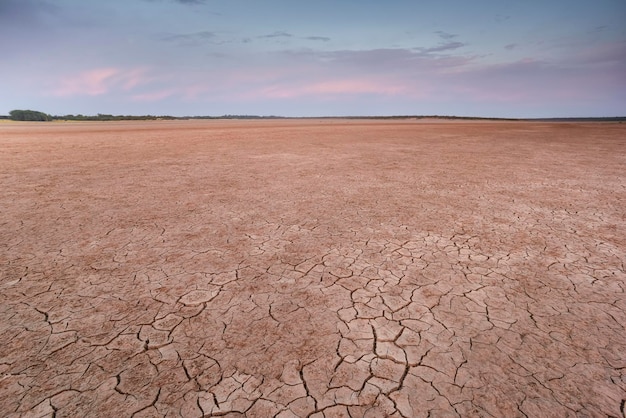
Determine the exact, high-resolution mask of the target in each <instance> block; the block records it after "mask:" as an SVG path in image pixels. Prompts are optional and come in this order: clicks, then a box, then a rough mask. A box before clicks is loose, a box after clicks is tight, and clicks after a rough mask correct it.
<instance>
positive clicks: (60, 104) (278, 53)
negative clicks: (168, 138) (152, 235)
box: [0, 0, 626, 118]
mask: <svg viewBox="0 0 626 418" xmlns="http://www.w3.org/2000/svg"><path fill="white" fill-rule="evenodd" d="M12 109H32V110H38V111H42V112H46V113H49V114H52V115H65V114H84V115H94V114H97V113H104V114H116V115H118V114H128V115H146V114H152V115H173V116H199V115H213V116H217V115H225V114H238V115H244V114H247V115H281V116H349V115H456V116H483V117H520V118H522V117H529V118H531V117H581V116H587V117H600V116H625V115H626V1H625V0H549V1H546V0H475V1H468V0H385V1H382V0H379V1H374V0H316V1H304V0H229V1H217V0H107V1H91V0H0V115H1V114H4V115H6V114H8V113H9V111H10V110H12Z"/></svg>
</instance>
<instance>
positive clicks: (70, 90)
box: [51, 67, 152, 97]
mask: <svg viewBox="0 0 626 418" xmlns="http://www.w3.org/2000/svg"><path fill="white" fill-rule="evenodd" d="M151 80H152V79H151V78H150V77H148V76H147V75H146V70H145V69H143V68H135V69H130V70H126V69H122V68H115V67H108V68H96V69H92V70H87V71H83V72H80V73H77V74H71V75H66V76H63V77H62V78H61V79H60V80H58V81H57V83H56V86H55V87H54V88H53V89H52V91H51V93H52V95H54V96H60V97H68V96H100V95H103V94H107V93H110V92H112V91H114V90H121V91H130V90H132V89H134V88H136V87H137V86H139V85H142V84H145V83H147V82H149V81H151Z"/></svg>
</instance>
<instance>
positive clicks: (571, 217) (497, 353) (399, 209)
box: [0, 119, 626, 418]
mask: <svg viewBox="0 0 626 418" xmlns="http://www.w3.org/2000/svg"><path fill="white" fill-rule="evenodd" d="M0 190H1V191H2V192H1V193H0V415H2V416H9V417H11V416H28V417H43V416H56V417H65V416H68V417H69V416H72V417H73V416H111V417H114V416H115V417H120V416H135V417H148V416H183V417H199V416H228V417H235V416H249V417H271V416H277V417H281V418H286V417H306V416H308V417H315V418H320V417H348V416H349V417H355V418H356V417H383V416H391V417H421V416H439V417H455V416H462V417H471V416H475V417H485V416H493V417H525V416H526V417H538V416H541V417H566V416H572V417H574V416H593V417H596V416H602V417H606V416H611V417H624V416H625V415H624V402H625V400H626V332H625V331H626V330H625V327H626V273H625V260H626V125H624V124H619V123H536V122H479V121H476V122H434V121H432V122H429V121H420V120H405V121H370V120H334V119H333V120H313V119H311V120H261V121H219V120H213V121H151V122H106V123H101V122H89V123H57V122H55V123H43V124H37V123H2V124H0Z"/></svg>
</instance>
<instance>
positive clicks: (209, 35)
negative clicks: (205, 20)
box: [161, 31, 217, 44]
mask: <svg viewBox="0 0 626 418" xmlns="http://www.w3.org/2000/svg"><path fill="white" fill-rule="evenodd" d="M216 37H217V34H216V33H215V32H210V31H201V32H195V33H180V34H169V35H166V36H163V37H162V38H161V40H162V41H165V42H180V43H185V44H200V43H204V42H210V41H211V40H213V39H215V38H216Z"/></svg>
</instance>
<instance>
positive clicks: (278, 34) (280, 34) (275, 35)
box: [257, 31, 293, 39]
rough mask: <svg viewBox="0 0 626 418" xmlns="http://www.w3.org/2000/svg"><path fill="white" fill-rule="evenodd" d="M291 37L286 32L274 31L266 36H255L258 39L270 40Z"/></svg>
mask: <svg viewBox="0 0 626 418" xmlns="http://www.w3.org/2000/svg"><path fill="white" fill-rule="evenodd" d="M292 37H293V35H292V34H291V33H288V32H283V31H276V32H273V33H270V34H267V35H260V36H257V38H259V39H270V38H292Z"/></svg>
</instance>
